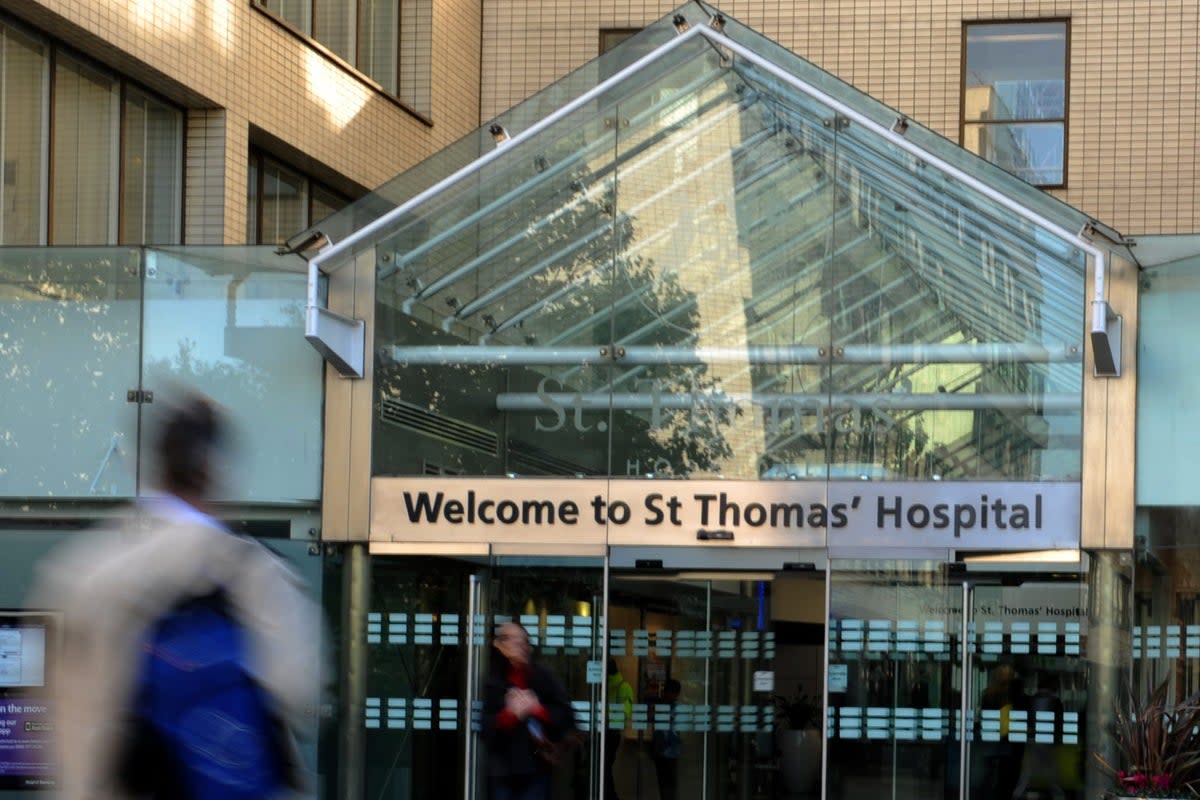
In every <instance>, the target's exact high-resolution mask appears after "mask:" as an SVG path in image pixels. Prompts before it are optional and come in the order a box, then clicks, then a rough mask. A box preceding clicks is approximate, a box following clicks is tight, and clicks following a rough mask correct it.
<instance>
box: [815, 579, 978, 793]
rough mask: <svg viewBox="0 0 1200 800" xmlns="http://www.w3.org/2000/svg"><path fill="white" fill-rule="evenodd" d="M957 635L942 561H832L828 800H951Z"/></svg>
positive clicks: (956, 758) (958, 603)
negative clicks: (891, 799)
mask: <svg viewBox="0 0 1200 800" xmlns="http://www.w3.org/2000/svg"><path fill="white" fill-rule="evenodd" d="M961 636H962V591H961V588H959V587H957V586H955V585H954V584H953V583H952V582H951V581H950V580H948V576H947V574H946V570H945V569H944V565H943V563H942V562H941V561H940V560H933V559H931V560H928V561H885V560H874V559H862V560H856V559H845V560H833V561H831V563H830V578H829V665H828V668H827V669H828V676H829V678H828V682H827V696H828V705H829V715H828V718H827V727H826V736H827V739H828V741H827V748H828V757H827V767H826V778H825V780H826V796H827V797H829V798H837V799H838V800H859V799H860V798H872V800H877V799H878V798H909V797H923V798H946V799H947V800H950V798H957V797H958V785H959V777H960V776H959V772H960V769H959V765H960V753H959V746H958V735H957V725H958V721H959V719H960V718H961V714H962V685H963V676H962V666H961V659H960V657H959V652H958V648H959V642H960V641H961Z"/></svg>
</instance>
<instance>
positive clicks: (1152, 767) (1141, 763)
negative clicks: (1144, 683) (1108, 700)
mask: <svg viewBox="0 0 1200 800" xmlns="http://www.w3.org/2000/svg"><path fill="white" fill-rule="evenodd" d="M1112 739H1113V744H1114V745H1115V747H1116V751H1117V753H1118V754H1119V756H1120V762H1121V763H1120V764H1114V763H1112V762H1111V761H1109V760H1108V759H1106V758H1105V757H1104V756H1103V755H1101V754H1099V753H1096V754H1095V757H1096V760H1097V761H1098V762H1099V764H1100V766H1101V768H1102V769H1104V770H1105V771H1106V772H1108V773H1109V774H1110V775H1111V776H1112V778H1113V782H1114V786H1113V788H1112V790H1110V792H1109V796H1110V797H1195V796H1196V795H1197V791H1196V787H1197V784H1198V782H1200V696H1196V695H1193V696H1192V697H1189V698H1188V699H1186V700H1184V701H1182V702H1177V703H1175V702H1171V700H1170V681H1169V680H1168V681H1164V682H1163V683H1161V684H1159V685H1158V686H1157V687H1155V688H1154V689H1153V690H1151V691H1148V692H1145V693H1140V692H1138V691H1136V690H1134V689H1133V687H1132V686H1127V687H1126V689H1125V691H1124V692H1123V697H1122V699H1121V700H1120V701H1119V702H1118V704H1117V708H1116V709H1115V713H1114V720H1113V730H1112Z"/></svg>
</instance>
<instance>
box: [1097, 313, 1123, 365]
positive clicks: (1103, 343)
mask: <svg viewBox="0 0 1200 800" xmlns="http://www.w3.org/2000/svg"><path fill="white" fill-rule="evenodd" d="M1092 357H1093V360H1094V361H1095V365H1096V366H1095V373H1096V377H1098V378H1119V377H1121V315H1120V314H1117V313H1115V312H1114V311H1113V310H1112V306H1110V305H1109V304H1108V301H1107V300H1100V299H1096V300H1093V301H1092Z"/></svg>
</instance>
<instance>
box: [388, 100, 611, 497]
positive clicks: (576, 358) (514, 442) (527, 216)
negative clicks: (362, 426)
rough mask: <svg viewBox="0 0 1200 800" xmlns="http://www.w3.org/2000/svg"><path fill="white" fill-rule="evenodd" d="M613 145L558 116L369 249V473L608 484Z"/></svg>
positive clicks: (589, 122)
mask: <svg viewBox="0 0 1200 800" xmlns="http://www.w3.org/2000/svg"><path fill="white" fill-rule="evenodd" d="M612 143H613V133H612V129H611V126H610V125H608V124H606V123H605V121H604V119H603V118H602V117H601V116H600V115H599V114H597V112H596V110H595V109H588V110H587V113H584V112H582V111H581V112H578V113H576V114H573V115H570V116H568V117H567V118H566V119H564V120H563V121H562V123H561V124H559V125H555V126H554V127H553V128H551V129H548V130H547V131H546V132H545V134H544V136H543V137H542V138H539V140H538V141H537V142H534V143H530V144H528V145H527V144H520V145H504V146H505V147H511V148H512V149H511V150H509V151H507V152H506V153H505V157H504V158H502V159H498V160H497V161H496V162H494V163H493V164H490V165H487V166H485V167H484V168H482V169H481V170H480V172H479V173H478V174H476V175H473V176H471V178H470V179H468V180H464V181H463V182H461V183H460V184H459V185H457V186H454V187H451V188H449V189H447V190H446V191H445V192H444V193H442V194H440V195H439V196H438V197H437V198H436V199H435V200H434V201H432V202H430V203H428V204H425V205H423V206H421V207H420V208H419V209H416V210H414V211H413V212H412V213H411V214H409V215H406V216H405V217H404V218H402V219H400V220H398V221H397V223H396V225H395V227H394V228H392V229H391V231H389V233H388V235H387V236H386V238H384V239H383V240H382V241H381V242H380V244H379V245H378V246H377V248H376V254H377V264H378V267H377V268H378V288H377V291H376V302H377V311H376V326H375V330H376V343H377V345H378V347H379V353H380V360H379V363H378V365H377V368H376V386H377V387H378V391H379V392H380V396H381V401H380V402H381V403H382V404H383V406H384V409H385V410H384V414H383V416H382V418H381V421H380V423H379V424H378V425H377V427H376V434H375V437H374V459H375V460H374V464H375V474H393V475H394V474H420V473H421V472H422V471H423V470H424V467H423V466H422V463H421V461H422V459H424V460H425V461H427V462H430V461H432V462H434V463H440V464H441V465H442V466H446V467H449V468H450V469H452V470H455V471H465V472H467V473H469V474H501V473H503V472H512V473H516V474H521V475H547V474H558V475H562V474H567V475H573V474H605V473H606V472H607V470H608V463H609V462H608V455H609V437H610V433H609V425H610V423H609V420H608V413H609V412H608V406H609V402H608V400H609V398H608V385H609V384H608V376H609V374H610V373H611V369H612V368H611V363H612V361H611V359H610V358H609V357H608V356H607V355H606V354H605V353H606V352H607V351H603V352H602V348H606V347H607V346H608V345H609V344H610V342H611V341H612V338H611V337H612V332H611V327H610V320H609V316H610V307H611V304H612V291H613V289H612V280H613V278H612V275H611V272H612V271H611V269H609V268H608V265H609V264H610V263H611V260H612V254H613V245H612V238H613V216H612V214H613V206H612V200H611V191H612V189H611V187H612V177H611V169H610V168H608V167H607V166H606V165H607V164H608V160H609V156H610V155H611V152H612ZM435 345H442V346H444V347H443V348H442V349H441V350H437V349H436V348H434V347H433V346H435ZM465 345H471V346H472V347H471V348H470V349H469V353H468V354H466V355H464V354H463V352H462V351H466V350H467V348H466V347H465ZM460 346H464V347H461V349H460ZM497 411H500V412H505V413H504V415H498V414H497ZM397 428H401V429H405V430H398V429H397ZM414 430H415V431H417V432H420V433H423V434H425V435H426V437H428V438H424V437H423V438H422V439H421V440H419V441H420V442H421V443H420V444H418V445H417V446H416V447H414V446H413V437H412V435H411V431H414ZM406 431H407V432H406ZM431 439H435V440H440V442H445V443H450V444H455V445H458V446H457V447H449V448H447V447H445V445H444V444H441V443H439V442H438V441H430V440H431ZM505 451H507V453H505ZM447 462H448V463H447Z"/></svg>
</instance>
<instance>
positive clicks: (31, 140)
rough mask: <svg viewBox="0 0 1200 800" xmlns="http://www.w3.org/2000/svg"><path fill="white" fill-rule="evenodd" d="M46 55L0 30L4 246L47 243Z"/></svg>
mask: <svg viewBox="0 0 1200 800" xmlns="http://www.w3.org/2000/svg"><path fill="white" fill-rule="evenodd" d="M47 63H48V62H47V55H46V47H45V45H43V44H42V43H41V42H39V41H36V40H34V39H30V38H28V37H26V36H24V35H22V34H20V33H18V32H17V31H15V30H13V29H12V28H10V27H7V26H5V25H3V24H0V244H6V245H14V244H41V243H42V242H43V241H45V211H46V188H45V187H46V151H45V145H44V142H45V130H46V116H47V115H46V110H47V106H48V100H47V94H48V93H47V80H46V75H47V71H48V70H47Z"/></svg>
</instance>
